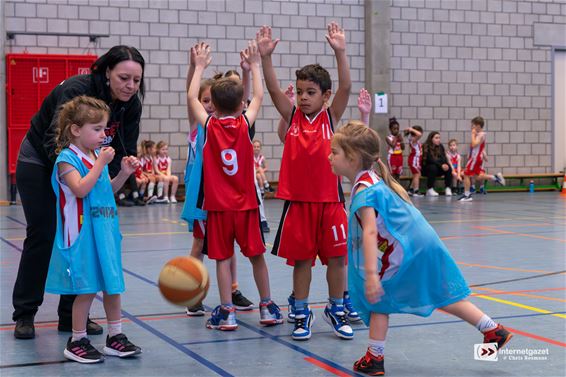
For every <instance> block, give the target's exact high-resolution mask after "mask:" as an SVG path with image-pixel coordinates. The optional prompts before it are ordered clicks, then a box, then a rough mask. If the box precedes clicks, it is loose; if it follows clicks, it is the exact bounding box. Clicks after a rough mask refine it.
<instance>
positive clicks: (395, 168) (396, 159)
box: [387, 153, 403, 175]
mask: <svg viewBox="0 0 566 377" xmlns="http://www.w3.org/2000/svg"><path fill="white" fill-rule="evenodd" d="M387 162H388V163H389V170H391V174H393V175H401V174H403V155H402V154H401V153H399V154H392V153H391V154H388V155H387Z"/></svg>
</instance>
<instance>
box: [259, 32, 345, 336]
mask: <svg viewBox="0 0 566 377" xmlns="http://www.w3.org/2000/svg"><path fill="white" fill-rule="evenodd" d="M326 39H327V41H328V43H329V45H330V47H331V48H332V49H333V50H334V53H335V56H336V62H337V69H338V89H337V91H336V94H335V95H334V99H333V101H332V104H331V105H330V106H329V107H327V106H325V103H327V102H328V101H329V99H330V96H331V94H332V91H331V85H332V81H331V79H330V75H329V74H328V71H327V70H325V69H324V68H322V67H321V66H320V65H318V64H311V65H307V66H305V67H303V68H301V69H299V70H297V71H296V75H297V82H296V88H297V104H296V106H295V105H293V104H292V103H291V102H290V101H289V98H287V96H286V95H285V93H284V92H283V91H282V90H281V89H280V88H279V82H278V80H277V77H276V74H275V69H274V68H273V63H272V60H271V55H272V53H273V51H274V50H275V46H276V45H277V43H278V42H279V40H278V39H276V40H274V39H272V34H271V28H270V27H267V26H262V27H261V28H260V30H259V31H258V33H257V35H256V40H257V43H258V47H259V51H260V54H261V60H262V66H263V74H264V77H265V81H266V85H267V89H268V91H269V94H270V96H271V99H272V101H273V104H274V105H275V107H276V108H277V111H278V112H279V114H280V115H281V117H282V118H283V119H284V120H285V123H280V127H279V129H278V135H279V137H280V138H284V143H285V147H284V149H283V158H282V161H281V170H280V174H279V185H278V187H277V195H276V197H277V198H279V199H284V200H285V206H284V209H283V215H282V220H281V223H280V226H279V230H278V231H277V236H276V238H275V245H274V247H273V253H274V254H276V255H279V256H281V257H283V258H285V259H287V263H288V264H290V265H293V266H294V270H293V292H294V297H291V298H290V300H289V301H290V304H291V306H293V305H292V304H294V309H295V310H294V314H295V316H294V321H295V328H294V330H293V333H292V335H291V336H292V338H293V339H294V340H307V339H309V338H310V337H311V326H312V322H313V321H314V314H313V312H312V311H311V310H310V309H309V307H308V305H307V301H308V295H309V288H310V282H311V269H312V265H313V264H314V261H315V260H316V257H317V256H318V257H319V258H320V260H321V261H322V263H323V264H325V265H327V266H328V271H327V277H328V278H327V280H328V287H329V303H328V305H327V306H326V308H325V310H324V317H325V320H326V321H327V322H329V324H330V325H331V326H332V329H333V331H334V333H335V334H336V335H337V336H338V337H340V338H344V339H352V338H353V336H354V333H353V331H352V328H351V327H350V324H349V322H348V317H347V313H346V311H345V307H344V286H345V281H344V276H345V257H346V254H347V246H346V234H347V218H346V211H345V209H344V196H343V193H342V188H341V185H340V179H339V178H338V177H337V176H336V175H335V174H334V173H332V170H331V168H330V163H329V162H328V158H327V157H328V154H329V153H330V140H331V139H332V135H333V134H334V130H333V125H334V124H336V122H338V121H339V120H340V118H341V117H342V114H343V113H344V110H345V109H346V106H347V104H348V99H349V96H350V89H351V80H350V71H349V66H348V58H347V56H346V38H345V34H344V31H343V30H342V29H341V28H340V27H339V26H338V24H336V23H335V22H331V23H330V24H329V25H328V34H327V35H326Z"/></svg>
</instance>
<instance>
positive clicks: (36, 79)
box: [6, 54, 97, 174]
mask: <svg viewBox="0 0 566 377" xmlns="http://www.w3.org/2000/svg"><path fill="white" fill-rule="evenodd" d="M96 59H97V56H95V55H43V54H7V55H6V102H7V106H6V110H7V112H6V124H7V129H8V135H7V136H8V171H9V173H10V174H14V173H15V172H16V161H17V158H18V153H19V149H20V144H21V142H22V139H23V138H24V136H25V134H26V132H27V130H28V129H29V126H30V120H31V118H32V117H33V115H34V114H35V113H36V112H37V110H39V107H40V106H41V103H42V102H43V99H44V98H45V97H46V96H47V95H48V94H49V92H51V90H52V89H53V88H54V87H55V86H57V85H58V84H59V83H60V82H61V81H63V80H65V79H66V78H67V77H71V76H74V75H77V74H85V73H90V66H91V65H92V63H94V62H95V61H96Z"/></svg>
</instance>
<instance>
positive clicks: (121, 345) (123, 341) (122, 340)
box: [102, 334, 142, 357]
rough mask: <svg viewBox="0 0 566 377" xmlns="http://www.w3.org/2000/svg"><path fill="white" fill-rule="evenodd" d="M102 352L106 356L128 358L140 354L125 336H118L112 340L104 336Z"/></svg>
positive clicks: (136, 347) (138, 349) (137, 348)
mask: <svg viewBox="0 0 566 377" xmlns="http://www.w3.org/2000/svg"><path fill="white" fill-rule="evenodd" d="M102 352H104V354H105V355H108V356H118V357H128V356H133V355H137V354H140V353H141V352H142V350H141V348H140V347H138V346H136V345H135V344H133V343H132V342H130V341H129V340H128V338H127V337H126V335H124V334H118V335H114V336H113V337H112V338H110V336H106V346H105V347H104V348H103V349H102Z"/></svg>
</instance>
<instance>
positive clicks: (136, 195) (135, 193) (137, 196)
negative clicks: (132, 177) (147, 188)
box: [132, 191, 140, 199]
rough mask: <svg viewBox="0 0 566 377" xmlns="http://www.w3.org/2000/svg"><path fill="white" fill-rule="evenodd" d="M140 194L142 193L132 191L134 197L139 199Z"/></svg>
mask: <svg viewBox="0 0 566 377" xmlns="http://www.w3.org/2000/svg"><path fill="white" fill-rule="evenodd" d="M139 196H140V194H139V193H138V192H137V191H134V192H132V198H134V199H137V198H139Z"/></svg>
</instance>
